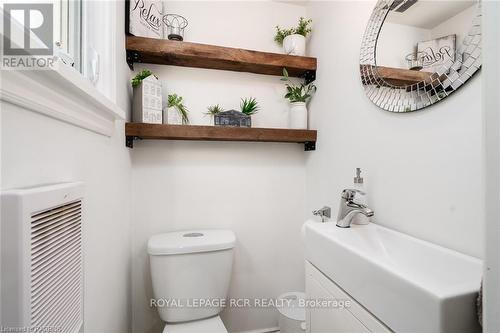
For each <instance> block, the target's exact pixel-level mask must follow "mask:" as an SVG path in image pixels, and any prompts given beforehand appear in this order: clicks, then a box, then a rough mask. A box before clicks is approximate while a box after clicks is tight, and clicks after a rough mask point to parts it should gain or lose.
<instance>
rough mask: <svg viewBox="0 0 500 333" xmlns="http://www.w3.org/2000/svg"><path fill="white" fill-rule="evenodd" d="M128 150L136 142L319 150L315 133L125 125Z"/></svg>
mask: <svg viewBox="0 0 500 333" xmlns="http://www.w3.org/2000/svg"><path fill="white" fill-rule="evenodd" d="M125 136H126V139H127V140H126V145H127V147H130V148H133V142H134V140H136V139H153V140H198V141H251V142H289V143H290V142H291V143H303V144H304V148H305V150H306V151H309V150H315V149H316V137H317V132H316V131H315V130H293V129H280V128H253V127H252V128H246V127H218V126H192V125H160V124H144V123H127V124H125Z"/></svg>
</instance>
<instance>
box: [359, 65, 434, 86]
mask: <svg viewBox="0 0 500 333" xmlns="http://www.w3.org/2000/svg"><path fill="white" fill-rule="evenodd" d="M360 67H361V70H370V69H369V68H368V67H372V66H370V65H361V66H360ZM373 71H376V72H377V73H378V75H379V76H380V78H382V79H384V81H386V82H387V83H389V84H392V85H395V86H405V85H412V84H417V83H419V82H422V81H426V82H428V81H430V77H431V75H432V73H430V72H422V71H412V70H409V69H402V68H392V67H383V66H376V67H375V68H374V69H373Z"/></svg>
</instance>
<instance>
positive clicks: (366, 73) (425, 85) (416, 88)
mask: <svg viewBox="0 0 500 333" xmlns="http://www.w3.org/2000/svg"><path fill="white" fill-rule="evenodd" d="M394 1H396V0H379V1H378V2H377V4H376V6H375V8H374V10H373V12H372V15H371V17H370V21H369V22H368V25H367V27H366V30H365V33H364V36H363V42H362V45H361V54H360V74H361V82H362V84H363V86H364V88H365V93H366V95H367V96H368V98H369V99H370V100H371V101H372V102H373V103H375V105H377V106H379V107H380V108H382V109H384V110H386V111H390V112H403V113H404V112H412V111H417V110H421V109H423V108H425V107H428V106H430V105H433V104H435V103H437V102H439V101H441V100H443V99H445V98H446V97H448V96H449V95H451V94H452V93H453V92H455V91H456V90H458V89H459V88H460V87H461V86H463V85H464V83H465V82H467V81H468V80H469V79H470V78H471V77H472V76H473V75H474V74H475V73H476V72H478V71H479V69H480V68H481V64H482V63H481V2H480V1H479V2H478V4H477V8H476V14H475V17H474V19H473V20H472V26H471V28H470V29H469V32H468V34H467V36H466V37H465V38H464V40H463V44H464V45H463V46H464V51H463V54H468V55H469V56H467V58H465V59H463V58H462V56H458V55H457V56H456V60H455V61H454V62H453V61H452V60H449V61H448V62H447V63H445V64H443V65H442V66H440V68H439V69H438V70H437V71H436V72H435V73H433V74H431V75H430V76H429V78H428V79H426V80H422V81H420V82H418V83H415V84H411V85H393V84H391V83H390V82H388V81H386V80H384V78H382V77H381V76H380V75H379V72H378V70H377V61H376V50H377V40H378V37H379V35H380V31H381V29H382V26H383V24H384V21H385V19H386V17H387V15H388V14H389V11H390V8H391V6H392V4H393V2H394Z"/></svg>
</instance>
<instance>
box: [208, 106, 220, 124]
mask: <svg viewBox="0 0 500 333" xmlns="http://www.w3.org/2000/svg"><path fill="white" fill-rule="evenodd" d="M221 112H224V108H223V107H222V106H220V105H219V104H215V105H210V106H209V107H207V112H205V115H206V116H210V118H211V119H210V123H211V124H213V122H214V119H215V115H217V114H219V113H221Z"/></svg>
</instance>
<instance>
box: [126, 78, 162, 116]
mask: <svg viewBox="0 0 500 333" xmlns="http://www.w3.org/2000/svg"><path fill="white" fill-rule="evenodd" d="M131 84H132V87H133V90H134V97H133V101H132V121H134V122H136V123H149V124H161V123H162V112H161V103H162V98H161V84H160V81H158V77H157V76H156V75H154V74H153V73H152V72H151V71H150V70H148V69H145V70H143V71H141V72H139V73H137V75H136V76H134V77H133V78H132V81H131Z"/></svg>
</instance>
